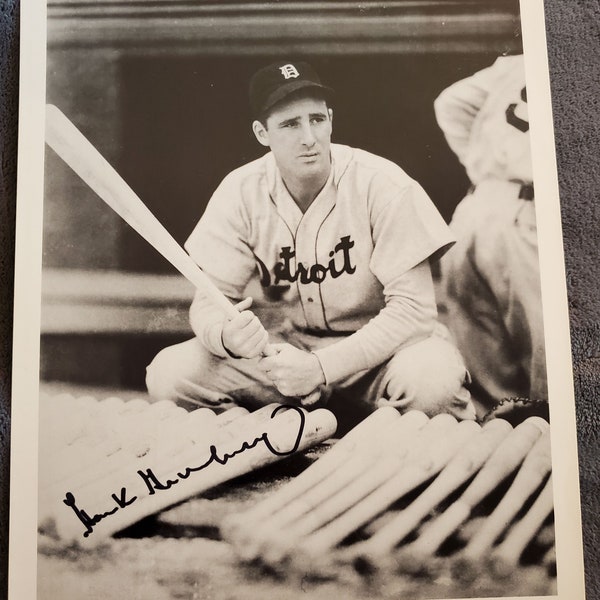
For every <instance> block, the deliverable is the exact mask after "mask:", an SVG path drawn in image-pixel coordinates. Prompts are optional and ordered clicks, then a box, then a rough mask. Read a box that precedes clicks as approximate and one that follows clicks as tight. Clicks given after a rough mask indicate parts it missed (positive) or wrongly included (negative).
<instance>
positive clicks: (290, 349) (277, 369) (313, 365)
mask: <svg viewBox="0 0 600 600" xmlns="http://www.w3.org/2000/svg"><path fill="white" fill-rule="evenodd" d="M268 350H269V353H270V355H269V356H266V357H265V358H262V359H261V360H260V361H259V363H258V367H259V369H261V370H262V371H263V372H264V373H265V374H266V375H267V377H268V378H269V379H270V380H271V381H272V382H273V385H274V386H275V387H276V388H277V389H278V390H279V392H280V393H281V394H283V395H284V396H289V397H303V396H309V394H312V393H313V392H315V390H316V389H317V388H318V387H319V386H320V385H322V384H324V383H325V375H324V374H323V369H322V368H321V363H320V362H319V359H318V358H317V357H316V355H315V354H313V353H312V352H305V351H304V350H299V349H298V348H294V346H291V345H290V344H270V345H269V347H268Z"/></svg>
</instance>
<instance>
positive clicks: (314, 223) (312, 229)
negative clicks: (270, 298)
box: [296, 177, 336, 330]
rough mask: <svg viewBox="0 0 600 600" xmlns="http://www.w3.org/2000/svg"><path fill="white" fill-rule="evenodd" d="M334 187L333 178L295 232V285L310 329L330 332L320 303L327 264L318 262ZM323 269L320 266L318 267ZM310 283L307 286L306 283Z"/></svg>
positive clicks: (331, 204) (332, 200)
mask: <svg viewBox="0 0 600 600" xmlns="http://www.w3.org/2000/svg"><path fill="white" fill-rule="evenodd" d="M335 198H336V196H335V186H334V185H333V183H332V178H331V177H330V178H329V180H328V182H327V184H326V185H325V187H324V188H323V190H322V191H321V193H320V194H319V195H318V196H317V197H316V198H315V200H314V202H313V203H312V204H311V205H310V207H309V208H308V210H307V211H306V213H305V214H304V216H303V218H302V220H301V221H300V224H299V226H298V230H297V232H296V261H297V265H298V268H300V263H302V265H303V266H304V269H302V270H300V273H299V276H298V280H297V281H296V285H297V287H298V294H299V295H300V299H301V302H302V308H303V310H304V316H305V318H306V324H307V327H308V328H309V329H316V330H327V329H328V325H327V321H326V320H325V310H324V307H323V304H322V302H321V291H320V281H321V280H322V278H326V277H328V274H327V272H326V268H327V261H325V262H324V263H323V262H319V260H318V257H317V241H318V237H319V235H322V233H323V229H322V227H323V224H324V221H325V220H326V219H327V217H328V215H329V214H330V213H331V211H332V210H333V207H334V205H335ZM318 264H320V265H321V268H319V266H315V265H318ZM303 279H304V281H307V280H309V282H308V283H305V282H303V281H302V280H303Z"/></svg>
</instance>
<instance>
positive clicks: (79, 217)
mask: <svg viewBox="0 0 600 600" xmlns="http://www.w3.org/2000/svg"><path fill="white" fill-rule="evenodd" d="M541 7H542V2H541V1H538V0H536V1H535V2H533V1H532V2H531V3H529V5H528V7H527V9H526V8H525V3H524V5H523V6H520V4H519V2H518V0H393V1H391V2H383V1H379V0H372V1H368V2H350V1H336V0H331V1H305V2H299V1H290V2H288V1H273V2H244V1H242V0H236V1H228V0H226V1H221V2H217V1H213V2H205V1H201V0H197V1H191V0H116V1H114V0H48V2H47V5H45V13H44V16H43V19H42V20H43V25H44V31H43V34H42V35H41V42H40V44H39V45H40V46H41V52H40V54H39V57H40V60H39V61H38V62H37V63H34V64H32V65H31V66H30V68H31V69H32V70H34V69H37V71H39V73H38V79H40V80H43V84H42V85H41V86H40V89H38V90H36V92H35V94H32V96H31V98H32V99H37V101H34V100H32V119H31V123H30V124H29V127H30V128H31V130H32V131H35V132H37V137H36V136H35V135H34V136H33V137H34V138H35V139H37V145H35V144H34V148H35V153H33V152H32V153H31V154H30V155H27V156H25V159H24V158H23V155H22V154H21V156H20V161H21V162H23V160H27V158H28V157H29V158H30V159H31V165H32V167H31V181H32V182H36V183H34V184H33V185H34V189H37V190H38V196H39V200H34V198H35V197H36V195H35V193H34V194H27V193H26V192H24V191H23V190H24V188H25V185H26V184H25V183H21V188H20V190H19V196H18V209H19V210H22V211H31V214H34V213H35V214H36V217H35V218H34V219H32V220H31V222H32V223H33V225H34V226H35V223H37V224H38V230H39V240H38V242H37V244H33V245H32V246H30V248H32V249H33V250H32V252H33V253H34V254H35V250H36V248H39V256H37V257H34V258H33V259H32V260H34V261H38V262H37V265H38V268H37V270H36V269H34V272H31V271H29V272H28V275H27V276H28V277H31V278H32V280H35V282H34V283H32V284H31V287H30V289H31V292H30V294H29V299H30V302H31V305H32V306H31V308H30V310H31V313H29V314H30V315H31V318H30V319H28V318H27V317H26V315H27V314H28V313H26V312H25V309H23V310H22V311H21V312H20V315H21V319H22V320H24V321H28V323H27V326H28V327H30V329H33V330H34V333H33V336H34V337H36V339H37V343H38V345H39V346H38V347H37V349H35V350H32V349H31V348H29V349H28V350H27V351H26V352H25V351H24V349H23V348H21V349H19V348H18V347H17V346H15V355H16V356H17V357H22V358H17V361H16V363H15V379H17V378H23V380H24V381H27V382H28V383H27V385H29V388H26V386H25V385H24V387H22V388H19V386H18V385H17V387H16V388H15V389H16V390H17V393H18V392H19V389H21V390H25V389H31V390H33V389H35V390H36V398H37V401H36V403H33V404H32V405H30V408H29V410H31V411H34V413H35V415H36V427H35V431H33V433H32V435H33V436H35V441H36V443H35V445H34V446H33V448H34V450H35V452H34V454H35V457H34V459H33V462H32V463H31V464H34V465H35V469H36V470H35V473H37V477H35V476H34V477H33V480H35V481H33V482H32V481H31V479H32V476H31V474H29V479H30V481H29V483H28V484H24V485H28V486H30V487H29V488H27V489H34V490H35V493H34V498H33V500H34V502H33V504H34V505H35V510H31V511H30V513H31V514H30V519H29V520H30V521H31V523H33V529H32V530H31V532H30V535H29V539H30V540H31V539H32V536H34V537H35V542H33V543H34V545H35V564H32V566H31V569H30V571H29V578H31V577H33V581H34V584H33V589H34V590H35V596H33V597H32V598H34V599H35V600H55V599H59V598H60V599H62V600H78V599H80V598H84V597H85V598H88V599H89V600H105V599H113V598H115V599H117V598H129V599H142V598H143V599H144V600H167V599H189V600H192V599H200V600H204V599H206V600H230V599H236V600H237V599H239V600H258V599H259V598H265V597H272V598H282V599H286V600H296V599H300V598H310V599H311V600H312V599H314V600H325V599H329V598H331V597H332V596H337V597H339V598H344V599H348V600H359V599H366V598H381V599H384V600H386V599H392V598H393V599H402V600H410V599H414V600H425V599H435V598H437V599H440V600H445V599H459V598H516V597H529V598H542V597H559V598H561V599H564V600H566V599H567V598H568V599H569V600H579V599H580V598H581V599H583V587H582V583H581V580H582V577H583V575H582V558H581V525H580V522H579V504H578V497H577V489H576V486H575V487H574V489H573V490H567V489H566V488H569V487H570V486H571V483H572V481H573V479H572V477H575V478H576V473H575V471H576V465H577V463H576V455H575V448H576V445H575V429H574V420H573V412H574V408H573V406H572V405H573V397H572V381H570V379H569V378H570V376H571V375H570V371H569V366H568V365H566V361H568V357H569V352H570V348H569V343H568V335H567V336H566V337H565V336H564V335H563V334H562V332H563V331H564V328H568V324H567V314H566V292H565V291H564V290H565V280H564V271H562V270H561V269H562V263H563V260H562V259H561V260H560V261H559V262H560V268H558V269H556V270H555V271H554V272H551V271H550V270H549V269H548V266H549V265H552V264H553V263H554V264H555V263H556V261H555V260H553V259H554V257H555V256H556V255H557V253H558V256H559V257H561V252H562V250H561V246H560V239H558V240H557V239H556V235H555V233H556V232H555V229H553V227H554V226H553V223H554V222H555V221H556V220H557V219H559V211H560V206H559V203H558V196H557V193H556V192H555V190H554V188H553V186H555V181H556V173H555V166H554V163H553V162H552V152H553V147H552V141H551V143H550V148H548V146H549V145H548V144H547V143H546V140H547V139H548V136H550V137H549V139H550V140H552V131H551V121H550V122H549V121H548V119H546V115H547V114H549V110H550V109H549V103H550V101H549V95H548V93H547V90H546V89H545V87H544V85H545V83H544V82H545V81H546V78H547V64H546V58H545V47H544V45H543V40H542V42H539V41H538V40H537V38H536V36H538V35H539V30H540V27H541V29H542V31H543V12H542V10H541ZM525 12H527V18H526V17H525ZM538 20H539V21H538ZM540 23H541V25H540ZM39 99H41V101H39ZM22 102H23V100H22ZM36 102H37V103H36ZM536 119H537V121H536ZM544 147H545V148H544ZM544 150H546V151H548V150H550V160H548V159H547V158H548V153H546V154H545V155H544ZM21 152H23V151H22V150H21ZM36 164H37V165H38V166H37V167H36V166H35V165H36ZM38 173H39V177H38V175H37V174H38ZM35 185H37V187H35ZM548 190H549V191H548ZM553 195H556V197H554V196H553ZM31 230H32V229H31V226H30V230H29V231H31ZM19 231H20V230H19V227H17V248H19V243H23V242H21V241H20V240H19ZM21 235H22V238H23V236H24V235H25V234H24V233H21ZM559 235H560V234H559ZM34 264H35V263H34ZM24 271H25V269H21V271H19V262H18V254H17V280H16V281H17V283H16V289H17V290H19V289H24V288H22V287H19V286H24V285H25V283H21V284H20V283H19V278H18V275H19V272H21V273H23V278H24V277H25V275H24ZM21 297H23V296H21ZM563 297H564V298H563ZM36 311H37V312H36ZM17 316H18V315H17ZM23 326H25V325H23ZM567 330H568V329H567ZM36 332H37V333H36ZM23 339H25V338H23ZM25 354H27V355H26V356H25ZM562 357H567V358H566V359H564V361H565V362H564V364H563V362H562V361H563V358H562ZM557 359H558V360H557ZM25 365H28V367H29V368H28V369H27V370H26V369H24V368H23V367H24V366H25ZM19 366H20V369H19ZM565 390H566V392H565ZM21 393H24V392H21ZM18 418H19V417H18V415H17V420H18ZM557 457H560V460H559V459H558V458H557ZM573 465H575V467H574V468H573ZM553 472H554V476H553ZM557 482H558V483H557ZM31 486H33V487H31ZM20 489H21V490H22V496H21V497H22V498H25V496H26V495H27V494H26V493H25V489H26V488H25V487H22V488H20ZM18 490H19V487H18V486H17V487H15V486H14V485H13V497H12V503H13V506H14V505H15V504H17V503H19V496H18ZM573 493H574V494H575V496H573ZM30 495H31V494H30ZM573 497H575V502H574V503H573ZM23 506H25V504H24V505H23ZM23 510H25V509H23ZM14 553H15V551H14V549H13V555H14ZM574 582H575V583H574ZM16 597H17V596H13V597H11V600H12V598H16ZM19 597H23V598H24V597H25V596H19Z"/></svg>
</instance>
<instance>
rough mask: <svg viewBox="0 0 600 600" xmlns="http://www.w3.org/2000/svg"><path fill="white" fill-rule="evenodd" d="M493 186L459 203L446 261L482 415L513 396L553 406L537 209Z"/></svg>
mask: <svg viewBox="0 0 600 600" xmlns="http://www.w3.org/2000/svg"><path fill="white" fill-rule="evenodd" d="M520 190H521V186H520V185H519V184H517V183H512V182H508V181H502V180H486V181H484V182H483V183H481V184H479V185H477V187H476V188H475V189H474V191H473V192H472V193H471V194H469V195H468V196H467V197H466V198H465V199H464V200H462V201H461V202H460V204H459V205H458V207H457V208H456V211H455V213H454V215H453V217H452V222H451V223H450V227H451V228H452V230H453V233H454V234H455V236H456V237H457V239H458V242H457V243H456V245H455V246H454V247H453V248H451V249H450V250H449V251H448V253H447V254H446V255H445V256H444V257H443V258H442V261H441V266H442V277H443V283H444V285H443V289H444V291H445V294H446V298H445V303H446V306H447V309H448V314H447V321H446V324H447V325H448V328H449V329H450V330H451V332H452V334H453V336H454V339H455V340H456V343H457V346H458V348H459V350H460V352H461V353H462V355H463V356H464V358H465V362H466V365H467V368H468V369H469V372H470V373H471V376H472V378H473V387H472V392H473V395H474V399H475V404H476V408H477V410H478V413H482V412H486V411H487V410H489V409H491V408H493V406H494V405H495V404H496V402H497V401H499V400H501V399H503V398H509V397H526V398H531V399H533V400H547V398H548V392H547V383H546V381H547V380H546V357H545V348H544V329H543V322H542V303H541V290H540V275H539V262H538V245H537V228H536V221H535V205H534V202H533V201H532V200H527V199H521V198H519V192H520Z"/></svg>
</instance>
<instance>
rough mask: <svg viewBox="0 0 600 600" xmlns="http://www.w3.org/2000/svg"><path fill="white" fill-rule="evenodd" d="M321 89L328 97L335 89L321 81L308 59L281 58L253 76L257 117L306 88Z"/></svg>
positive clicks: (253, 104) (254, 105) (252, 102)
mask: <svg viewBox="0 0 600 600" xmlns="http://www.w3.org/2000/svg"><path fill="white" fill-rule="evenodd" d="M308 88H313V89H318V90H321V92H322V93H323V95H324V96H325V98H329V97H330V96H332V95H333V90H332V89H331V88H330V87H327V86H326V85H323V84H322V83H321V80H320V79H319V76H318V75H317V72H316V71H315V70H314V69H313V68H312V66H311V65H309V64H308V63H307V62H303V61H297V62H290V61H279V62H276V63H273V64H271V65H269V66H267V67H263V68H262V69H260V70H258V71H257V72H256V73H255V74H254V75H253V76H252V79H251V80H250V107H251V109H252V113H253V115H254V116H255V117H259V116H260V115H261V114H263V113H264V112H265V111H266V110H268V109H269V108H271V107H272V106H274V105H275V104H276V103H277V102H279V101H280V100H283V99H284V98H286V97H287V96H289V95H290V94H293V93H294V92H297V91H298V90H302V89H308Z"/></svg>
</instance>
